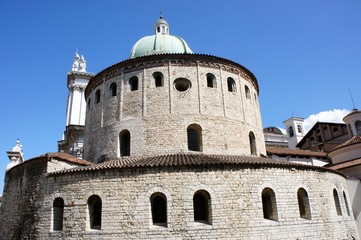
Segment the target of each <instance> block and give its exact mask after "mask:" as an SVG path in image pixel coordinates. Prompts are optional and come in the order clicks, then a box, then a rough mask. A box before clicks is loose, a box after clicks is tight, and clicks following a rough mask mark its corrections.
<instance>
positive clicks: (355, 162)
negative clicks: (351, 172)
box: [328, 158, 361, 170]
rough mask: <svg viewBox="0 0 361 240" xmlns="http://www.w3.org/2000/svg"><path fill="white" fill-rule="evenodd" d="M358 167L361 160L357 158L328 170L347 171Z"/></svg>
mask: <svg viewBox="0 0 361 240" xmlns="http://www.w3.org/2000/svg"><path fill="white" fill-rule="evenodd" d="M358 165H361V158H357V159H354V160H351V161H347V162H343V163H338V164H335V165H332V166H330V167H328V168H330V169H332V170H341V169H345V168H350V167H355V166H358Z"/></svg>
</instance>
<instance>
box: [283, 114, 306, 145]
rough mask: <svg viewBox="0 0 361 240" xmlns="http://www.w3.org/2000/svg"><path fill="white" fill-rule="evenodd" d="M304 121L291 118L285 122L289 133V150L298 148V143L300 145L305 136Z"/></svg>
mask: <svg viewBox="0 0 361 240" xmlns="http://www.w3.org/2000/svg"><path fill="white" fill-rule="evenodd" d="M303 120H304V118H299V117H291V118H289V119H287V120H286V121H284V122H283V124H284V126H285V128H286V131H287V137H288V147H289V148H296V145H297V143H299V142H300V141H301V139H302V138H303V136H304V135H305V129H304V127H303Z"/></svg>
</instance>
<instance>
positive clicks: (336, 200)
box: [333, 189, 342, 216]
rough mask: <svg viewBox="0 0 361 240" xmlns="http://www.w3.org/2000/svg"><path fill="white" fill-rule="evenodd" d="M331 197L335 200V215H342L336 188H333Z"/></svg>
mask: <svg viewBox="0 0 361 240" xmlns="http://www.w3.org/2000/svg"><path fill="white" fill-rule="evenodd" d="M333 199H334V201H335V207H336V212H337V215H339V216H342V211H341V204H340V198H339V197H338V192H337V190H336V189H333Z"/></svg>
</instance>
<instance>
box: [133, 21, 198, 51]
mask: <svg viewBox="0 0 361 240" xmlns="http://www.w3.org/2000/svg"><path fill="white" fill-rule="evenodd" d="M169 53H175V54H177V53H193V52H192V50H191V49H190V48H189V47H188V44H187V43H186V41H184V40H183V39H182V38H181V37H178V36H175V35H170V34H169V25H168V23H167V21H166V20H164V18H163V17H162V16H160V18H159V19H158V20H157V21H156V22H155V24H154V35H150V36H145V37H143V38H141V39H140V40H138V41H137V42H136V43H135V44H134V45H133V47H132V49H131V51H130V55H129V58H136V57H143V56H148V55H155V54H169Z"/></svg>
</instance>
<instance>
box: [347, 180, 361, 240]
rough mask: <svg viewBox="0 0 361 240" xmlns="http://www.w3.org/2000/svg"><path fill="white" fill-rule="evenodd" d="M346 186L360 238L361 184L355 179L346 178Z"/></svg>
mask: <svg viewBox="0 0 361 240" xmlns="http://www.w3.org/2000/svg"><path fill="white" fill-rule="evenodd" d="M347 186H348V190H349V196H350V198H351V199H350V202H351V204H352V212H353V215H354V218H355V221H356V225H357V230H358V234H359V236H361V198H360V197H359V196H361V182H360V179H357V178H348V179H347Z"/></svg>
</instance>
